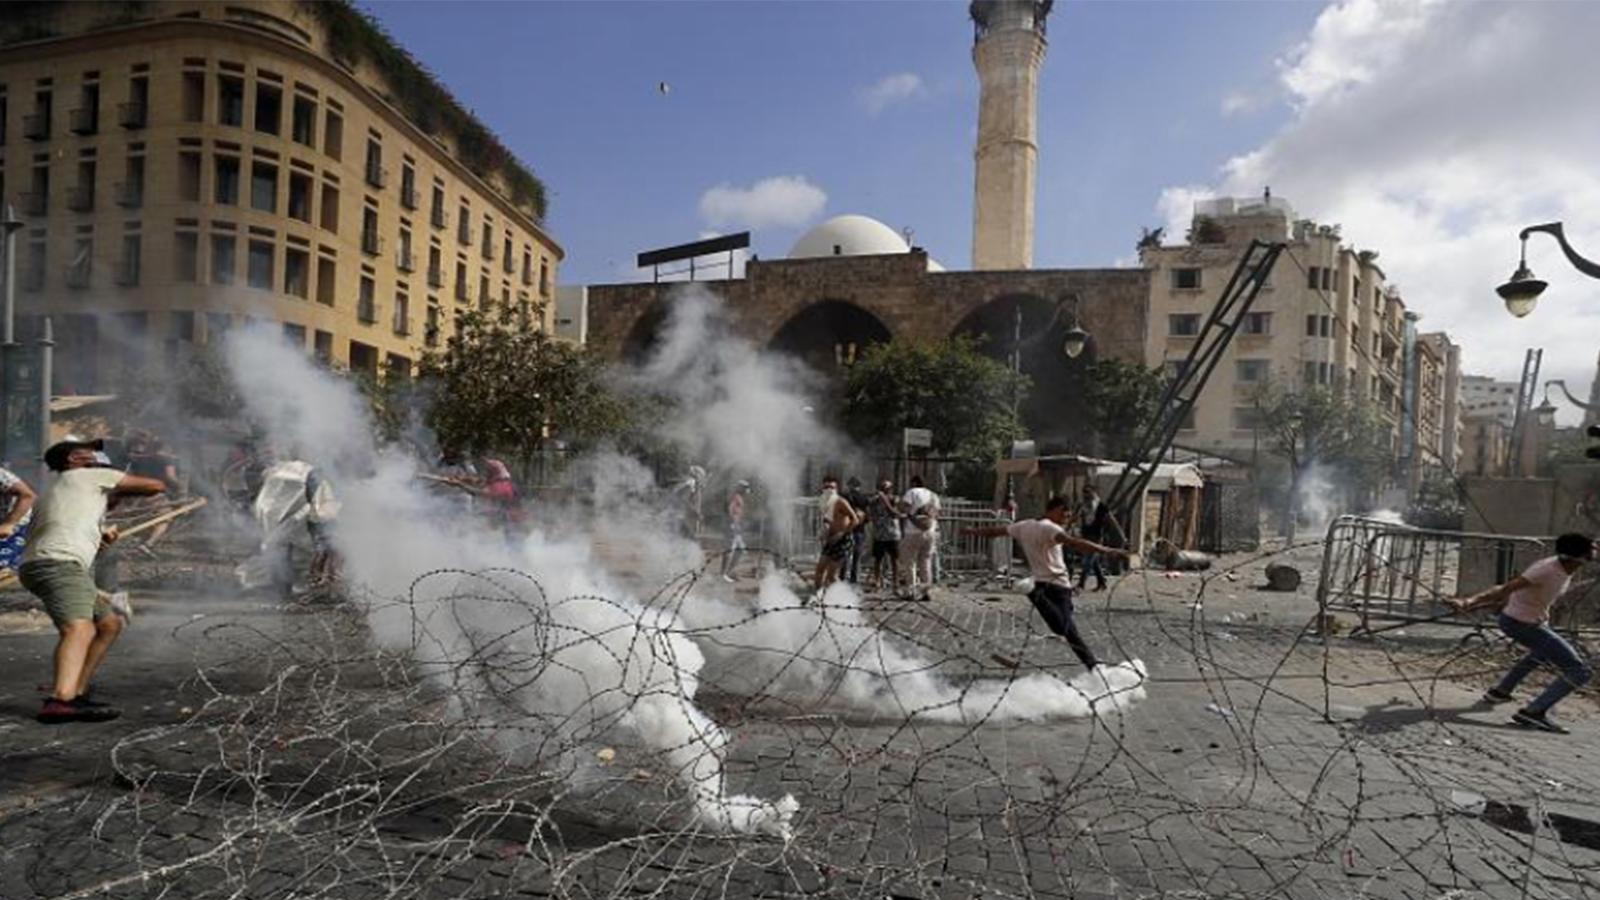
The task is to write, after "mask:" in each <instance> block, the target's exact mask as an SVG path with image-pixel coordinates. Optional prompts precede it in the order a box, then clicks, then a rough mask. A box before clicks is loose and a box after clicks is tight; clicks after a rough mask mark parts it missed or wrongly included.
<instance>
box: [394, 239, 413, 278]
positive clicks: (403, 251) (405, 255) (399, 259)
mask: <svg viewBox="0 0 1600 900" xmlns="http://www.w3.org/2000/svg"><path fill="white" fill-rule="evenodd" d="M394 264H395V268H397V269H399V270H400V271H402V272H410V271H413V270H415V269H416V264H415V263H414V262H412V259H411V230H410V229H409V228H402V229H400V245H399V246H398V247H396V248H395V260H394Z"/></svg>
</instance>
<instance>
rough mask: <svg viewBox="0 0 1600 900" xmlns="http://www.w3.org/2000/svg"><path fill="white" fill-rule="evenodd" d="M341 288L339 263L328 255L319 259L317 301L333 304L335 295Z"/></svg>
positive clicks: (327, 304) (326, 304) (323, 303)
mask: <svg viewBox="0 0 1600 900" xmlns="http://www.w3.org/2000/svg"><path fill="white" fill-rule="evenodd" d="M338 290H339V269H338V263H336V262H334V261H333V260H331V259H329V258H327V257H326V256H323V257H319V258H318V259H317V302H318V303H321V304H322V305H323V306H332V305H333V298H334V295H335V294H336V293H337V292H338Z"/></svg>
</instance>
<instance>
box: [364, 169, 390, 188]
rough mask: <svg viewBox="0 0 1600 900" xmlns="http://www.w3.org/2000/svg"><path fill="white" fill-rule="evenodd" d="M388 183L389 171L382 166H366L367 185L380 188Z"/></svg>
mask: <svg viewBox="0 0 1600 900" xmlns="http://www.w3.org/2000/svg"><path fill="white" fill-rule="evenodd" d="M388 183H389V170H388V169H385V168H384V167H382V166H367V184H370V185H372V186H373V187H375V188H381V187H384V186H386V185H388Z"/></svg>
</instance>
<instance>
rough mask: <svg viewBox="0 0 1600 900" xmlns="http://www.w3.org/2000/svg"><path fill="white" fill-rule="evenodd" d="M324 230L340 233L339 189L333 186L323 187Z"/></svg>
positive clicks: (326, 185)
mask: <svg viewBox="0 0 1600 900" xmlns="http://www.w3.org/2000/svg"><path fill="white" fill-rule="evenodd" d="M322 230H323V231H326V232H329V233H332V234H338V233H339V189H338V188H336V187H334V186H333V185H331V184H325V185H323V186H322Z"/></svg>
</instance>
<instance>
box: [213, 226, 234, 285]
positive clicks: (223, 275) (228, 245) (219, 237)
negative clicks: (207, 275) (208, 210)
mask: <svg viewBox="0 0 1600 900" xmlns="http://www.w3.org/2000/svg"><path fill="white" fill-rule="evenodd" d="M237 249H238V238H235V237H234V236H233V235H231V234H213V235H212V236H211V283H212V284H233V281H234V269H235V268H236V266H235V263H234V255H235V252H236V250H237Z"/></svg>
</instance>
